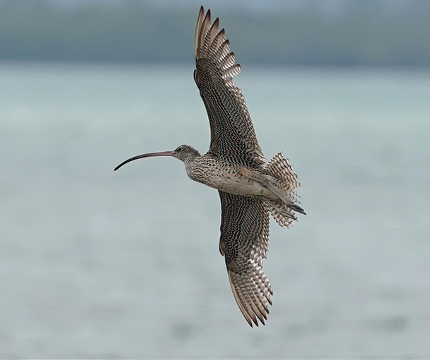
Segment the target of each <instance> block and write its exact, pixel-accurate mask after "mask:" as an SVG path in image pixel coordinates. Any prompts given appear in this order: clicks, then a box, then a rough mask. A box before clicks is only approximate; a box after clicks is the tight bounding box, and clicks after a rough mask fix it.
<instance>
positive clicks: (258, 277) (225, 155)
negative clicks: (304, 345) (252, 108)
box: [115, 7, 305, 326]
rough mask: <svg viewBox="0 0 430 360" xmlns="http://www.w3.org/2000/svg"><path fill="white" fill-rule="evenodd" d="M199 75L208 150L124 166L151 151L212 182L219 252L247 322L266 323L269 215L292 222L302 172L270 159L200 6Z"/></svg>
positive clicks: (221, 40)
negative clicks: (218, 201)
mask: <svg viewBox="0 0 430 360" xmlns="http://www.w3.org/2000/svg"><path fill="white" fill-rule="evenodd" d="M194 51H195V58H196V69H195V70H194V80H195V82H196V84H197V87H198V88H199V90H200V96H201V97H202V99H203V102H204V104H205V107H206V111H207V114H208V117H209V123H210V128H211V141H210V147H209V151H208V152H207V153H206V154H205V155H200V153H199V152H198V151H197V150H196V149H194V148H192V147H191V146H188V145H181V146H179V147H177V148H176V149H175V150H173V151H165V152H157V153H149V154H142V155H137V156H134V157H132V158H130V159H128V160H126V161H124V162H122V163H121V164H119V165H118V166H117V167H116V168H115V170H118V169H119V168H120V167H121V166H123V165H124V164H126V163H128V162H130V161H133V160H136V159H141V158H146V157H152V156H173V157H175V158H177V159H179V160H181V161H183V162H184V164H185V170H186V172H187V175H188V176H189V177H190V179H192V180H195V181H198V182H200V183H203V184H205V185H208V186H210V187H212V188H215V189H217V190H218V192H219V196H220V198H221V237H220V241H219V251H220V253H221V255H223V256H224V257H225V263H226V266H227V273H228V279H229V282H230V286H231V290H232V292H233V295H234V298H235V299H236V302H237V305H238V306H239V309H240V311H241V312H242V314H243V316H244V317H245V319H246V321H247V322H248V324H249V325H250V326H252V325H253V324H255V325H257V326H258V320H260V322H261V323H262V324H264V320H267V314H268V313H269V308H268V307H269V304H270V305H271V304H272V300H271V296H272V295H273V292H272V288H271V286H270V283H269V280H268V279H267V276H266V275H265V274H264V272H263V259H265V258H266V253H267V250H268V245H269V213H270V214H272V216H273V218H274V219H275V220H276V222H277V223H278V224H279V225H280V226H282V227H284V226H285V227H289V226H290V225H292V223H293V221H294V220H297V219H296V216H295V213H296V212H298V213H301V214H305V212H304V210H303V209H302V208H301V207H300V206H299V205H297V203H298V200H297V198H298V196H297V194H296V192H295V189H296V188H297V187H299V185H300V184H299V183H298V181H297V175H296V174H295V173H294V172H293V168H292V166H291V165H290V164H289V162H288V160H287V159H285V158H284V157H283V156H282V154H281V153H279V154H277V155H275V156H274V157H273V158H272V159H271V160H270V161H269V162H268V163H267V164H266V165H264V163H265V159H264V155H263V152H262V151H261V149H260V146H259V145H258V142H257V138H256V136H255V131H254V128H253V126H252V121H251V117H250V115H249V112H248V109H247V107H246V103H245V99H244V97H243V95H242V92H241V90H240V89H239V88H238V87H236V86H235V84H234V83H233V77H235V76H236V75H237V74H239V72H240V66H239V64H236V63H235V57H234V53H233V52H231V50H230V43H229V41H228V40H227V39H226V38H225V31H224V29H222V30H219V19H218V18H217V19H216V20H215V21H214V22H213V23H212V22H211V13H210V10H208V11H207V13H206V14H205V13H204V9H203V7H200V11H199V15H198V18H197V26H196V33H195V39H194Z"/></svg>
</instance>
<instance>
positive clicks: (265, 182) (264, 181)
mask: <svg viewBox="0 0 430 360" xmlns="http://www.w3.org/2000/svg"><path fill="white" fill-rule="evenodd" d="M248 179H249V180H252V181H255V182H257V183H259V184H260V185H261V186H263V187H264V188H266V189H267V190H269V191H270V192H271V193H272V194H274V195H275V196H276V197H277V198H278V199H280V200H281V201H282V202H283V203H284V204H285V205H287V206H288V207H289V208H290V209H292V210H295V211H297V212H299V213H302V214H305V211H304V210H303V209H302V208H301V207H300V206H298V205H296V204H294V203H293V202H291V201H290V200H288V199H287V198H285V196H283V195H282V194H281V193H280V192H279V191H278V190H277V189H276V188H275V187H274V186H273V185H272V184H271V183H270V181H269V180H268V179H267V178H264V179H260V178H257V177H254V176H249V175H248ZM288 217H291V216H288Z"/></svg>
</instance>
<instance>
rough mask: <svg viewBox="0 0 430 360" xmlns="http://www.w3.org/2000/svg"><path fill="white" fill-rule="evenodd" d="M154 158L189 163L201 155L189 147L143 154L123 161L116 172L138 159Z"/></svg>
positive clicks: (181, 146) (184, 146) (182, 146)
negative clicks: (170, 158)
mask: <svg viewBox="0 0 430 360" xmlns="http://www.w3.org/2000/svg"><path fill="white" fill-rule="evenodd" d="M153 156H173V157H175V158H177V159H179V160H181V161H183V162H184V163H187V162H188V161H191V160H192V159H194V158H195V157H197V156H200V153H199V152H198V151H197V150H196V149H194V148H193V147H191V146H189V145H180V146H178V147H177V148H176V149H175V150H173V151H163V152H155V153H148V154H142V155H137V156H133V157H132V158H130V159H127V160H125V161H123V162H122V163H121V164H119V165H118V166H117V167H116V168H115V169H114V171H116V170H118V169H119V168H120V167H121V166H123V165H125V164H127V163H129V162H130V161H133V160H137V159H143V158H147V157H153Z"/></svg>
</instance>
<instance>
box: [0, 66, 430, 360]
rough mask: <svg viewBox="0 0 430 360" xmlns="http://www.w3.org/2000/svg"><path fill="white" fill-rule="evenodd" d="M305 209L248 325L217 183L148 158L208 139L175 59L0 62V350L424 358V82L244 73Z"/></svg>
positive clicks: (428, 322) (427, 314) (368, 72)
mask: <svg viewBox="0 0 430 360" xmlns="http://www.w3.org/2000/svg"><path fill="white" fill-rule="evenodd" d="M242 65H243V66H242V73H241V74H240V75H239V76H238V77H237V78H235V80H236V84H237V85H238V86H239V87H240V88H241V89H242V91H243V93H244V95H245V98H246V101H247V104H248V109H249V112H250V114H251V116H252V118H253V123H254V128H255V131H256V134H257V137H258V141H259V144H260V146H261V148H262V150H263V152H264V154H265V156H266V159H267V160H269V159H270V158H271V157H272V156H273V155H275V154H277V153H278V152H280V151H282V152H283V154H284V156H285V157H286V158H288V159H289V160H290V162H291V164H292V165H293V166H294V169H295V171H296V173H297V174H298V176H299V181H300V182H301V188H300V189H299V195H300V196H301V200H300V201H301V204H302V206H303V208H304V209H305V210H306V212H307V215H306V216H299V219H298V222H297V223H295V224H294V226H293V227H292V228H291V229H283V228H280V227H279V226H278V225H277V224H276V223H275V222H274V221H271V229H270V248H269V252H268V258H267V259H266V260H265V262H264V270H265V273H266V274H267V276H268V278H269V279H270V282H271V284H272V288H273V291H274V295H273V306H271V307H270V315H269V317H268V320H267V322H266V325H265V326H262V325H260V326H259V327H254V328H251V327H250V326H249V325H248V324H247V323H246V322H245V320H244V318H243V317H242V315H241V313H240V311H239V309H238V307H237V305H236V303H235V300H234V298H233V296H232V294H231V290H230V286H229V283H228V279H227V273H226V269H225V262H224V258H223V257H222V256H221V255H220V253H219V250H218V241H219V227H220V201H219V197H218V193H217V191H216V190H214V189H211V188H208V187H205V186H204V185H201V184H199V183H196V182H193V181H191V180H190V179H188V177H187V175H186V173H185V171H184V165H183V163H182V162H180V161H178V160H176V159H173V158H151V159H144V160H139V161H136V162H132V163H130V164H127V165H126V166H125V167H123V168H121V169H120V170H118V171H117V172H114V171H113V169H114V167H115V166H116V165H118V164H119V163H120V162H122V161H123V160H125V159H127V158H129V157H131V156H134V155H137V154H141V153H146V152H154V151H164V150H173V149H175V148H176V147H177V146H178V145H180V144H189V145H192V146H193V147H195V148H196V149H198V150H199V151H200V152H201V153H204V152H205V151H206V150H207V149H208V146H209V141H210V131H209V122H208V119H207V115H206V111H205V108H204V105H203V102H202V101H201V98H200V96H199V92H198V89H197V87H196V85H195V83H194V80H193V74H192V72H193V68H192V63H190V66H189V67H187V66H174V65H166V66H149V65H148V66H137V65H98V64H43V63H34V64H33V63H11V62H3V63H0V358H104V359H109V358H142V359H147V358H151V359H167V358H180V359H185V358H194V359H239V358H241V359H252V358H255V359H257V358H258V359H272V358H273V359H274V358H276V359H281V358H282V359H314V358H318V359H328V358H330V359H332V358H336V359H369V358H372V359H375V358H378V359H382V358H384V359H385V358H390V359H392V358H401V359H411V358H423V359H429V358H430V72H429V71H428V70H410V71H408V70H402V69H390V70H383V69H336V68H333V69H312V68H280V67H253V66H250V65H246V64H242Z"/></svg>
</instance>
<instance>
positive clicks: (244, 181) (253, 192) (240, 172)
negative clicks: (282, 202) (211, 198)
mask: <svg viewBox="0 0 430 360" xmlns="http://www.w3.org/2000/svg"><path fill="white" fill-rule="evenodd" d="M211 170H212V171H208V172H205V174H199V175H200V176H196V177H194V176H190V174H188V175H189V176H190V178H191V179H192V180H195V181H198V182H200V183H202V184H205V185H207V186H210V187H212V188H215V189H217V190H221V191H224V192H227V193H230V194H235V195H246V196H263V197H273V194H272V193H271V192H270V191H269V190H268V189H267V188H265V187H263V186H262V185H261V184H260V183H258V182H257V181H254V180H251V179H250V177H253V176H254V177H258V176H259V175H260V174H258V173H257V172H256V174H253V171H252V170H250V169H247V168H244V167H243V168H237V169H231V168H228V169H222V168H221V169H219V168H216V169H211ZM202 175H203V176H202Z"/></svg>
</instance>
